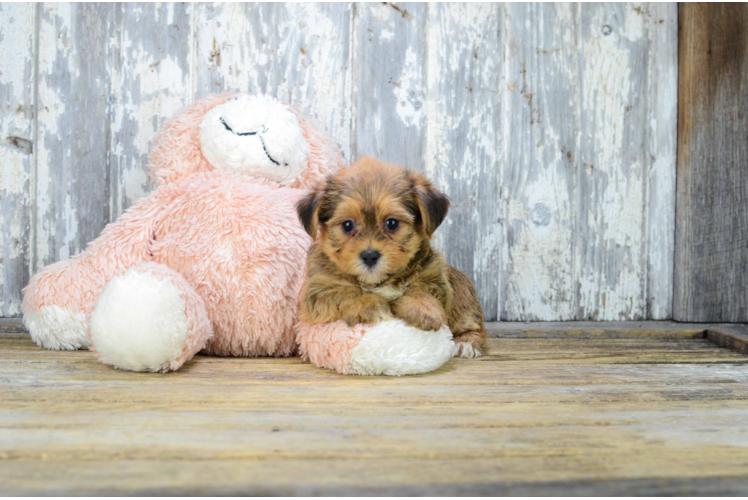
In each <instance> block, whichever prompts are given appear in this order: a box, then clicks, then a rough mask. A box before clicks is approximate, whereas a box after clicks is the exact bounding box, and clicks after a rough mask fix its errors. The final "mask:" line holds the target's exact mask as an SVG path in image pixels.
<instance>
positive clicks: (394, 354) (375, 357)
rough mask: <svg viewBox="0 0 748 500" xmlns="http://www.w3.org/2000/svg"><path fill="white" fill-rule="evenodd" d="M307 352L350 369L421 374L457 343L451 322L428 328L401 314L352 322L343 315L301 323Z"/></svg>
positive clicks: (334, 366)
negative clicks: (319, 322) (331, 320)
mask: <svg viewBox="0 0 748 500" xmlns="http://www.w3.org/2000/svg"><path fill="white" fill-rule="evenodd" d="M297 329H298V335H297V342H298V344H299V352H300V353H301V356H302V358H304V359H305V360H307V361H311V362H312V363H314V364H315V365H317V366H319V367H322V368H331V369H333V370H336V371H337V372H338V373H343V374H350V375H395V376H400V375H417V374H420V373H427V372H431V371H434V370H436V369H438V368H440V367H441V366H442V365H443V364H444V363H446V362H447V361H449V360H450V358H451V357H452V355H453V354H454V352H455V349H456V346H455V343H454V342H453V341H452V333H451V332H450V330H449V328H447V327H446V326H443V327H442V328H441V329H440V330H438V331H435V332H433V331H431V332H429V331H424V330H419V329H418V328H414V327H412V326H408V325H406V324H405V323H403V322H402V321H401V320H399V319H393V320H389V321H383V322H381V323H379V324H378V325H376V326H366V325H356V326H353V327H349V326H348V325H346V324H345V322H343V321H337V322H335V323H329V324H322V325H312V324H308V323H299V324H298V325H297Z"/></svg>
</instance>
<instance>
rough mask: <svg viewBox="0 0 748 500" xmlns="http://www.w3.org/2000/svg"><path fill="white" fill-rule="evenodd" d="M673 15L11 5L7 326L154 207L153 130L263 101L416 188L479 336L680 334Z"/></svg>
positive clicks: (2, 13) (581, 9) (1, 278)
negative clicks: (227, 103)
mask: <svg viewBox="0 0 748 500" xmlns="http://www.w3.org/2000/svg"><path fill="white" fill-rule="evenodd" d="M677 30H678V28H677V7H676V5H675V4H668V5H662V4H611V5H607V4H606V5H603V4H556V5H553V4H396V5H395V4H382V3H369V4H351V3H348V4H315V5H305V4H286V5H284V4H243V5H236V4H218V5H216V4H187V5H185V4H162V5H140V4H116V3H113V4H65V3H63V4H2V5H0V134H1V135H0V164H1V165H2V169H3V170H2V172H3V173H2V177H0V179H2V180H1V181H0V182H1V184H0V196H2V201H1V204H2V219H1V220H0V224H2V255H1V256H0V258H1V259H2V261H1V262H2V273H1V274H0V285H1V287H2V295H1V296H0V299H1V302H0V315H2V316H13V315H19V314H20V298H21V295H20V291H21V288H22V287H23V286H24V285H25V284H26V283H27V281H28V279H29V276H30V275H31V274H32V273H34V272H36V271H37V270H39V269H40V268H41V267H42V266H44V265H46V264H49V263H52V262H55V261H57V260H60V259H67V258H69V257H70V256H72V255H74V254H76V253H77V252H79V251H80V250H81V249H83V248H84V247H85V245H86V243H88V242H89V241H90V240H92V239H93V238H95V237H96V236H97V235H98V234H99V233H100V232H101V230H102V228H103V227H104V225H105V224H106V223H107V222H109V221H111V220H113V219H114V218H116V217H117V216H119V215H120V214H121V213H122V211H123V210H125V209H126V208H127V207H128V206H129V205H131V204H132V203H133V202H134V201H135V200H137V199H138V198H140V197H142V196H144V195H146V194H147V193H148V192H149V190H150V189H151V188H152V185H151V184H150V182H149V179H148V175H147V167H146V158H147V154H148V151H149V149H150V147H151V142H152V139H153V136H154V134H155V133H156V131H157V130H158V129H159V127H160V126H161V125H162V124H163V122H164V120H165V119H166V118H167V117H169V116H170V115H172V114H173V113H175V112H176V111H178V110H179V109H180V108H181V107H183V106H184V105H186V104H189V103H190V102H192V101H193V100H195V99H197V98H200V97H201V96H204V95H206V94H209V93H212V92H223V91H227V90H245V91H250V92H264V93H268V94H270V95H273V96H277V97H278V98H280V99H283V100H286V101H290V102H291V103H293V104H295V105H297V106H299V107H301V108H302V109H303V110H304V111H305V112H306V113H308V114H309V115H310V116H312V117H314V118H315V119H317V120H318V121H319V122H320V123H321V124H322V125H323V126H324V127H326V129H327V130H328V131H329V132H330V133H331V134H332V136H333V137H334V138H335V139H336V140H337V141H338V142H339V144H340V146H341V149H342V151H343V154H344V155H345V157H346V159H355V158H357V157H358V156H360V155H364V154H373V155H378V156H380V157H383V158H386V159H389V160H394V161H397V162H400V163H403V164H406V165H408V166H410V167H413V168H415V169H418V170H420V171H422V172H425V173H426V174H427V175H428V176H430V177H431V178H432V179H433V180H434V181H435V182H436V183H437V184H438V185H439V186H440V187H441V188H442V189H444V190H445V191H446V192H447V193H448V194H449V195H450V196H451V198H452V201H453V208H452V211H451V213H450V215H449V217H448V219H447V221H446V223H445V224H444V225H443V226H442V228H440V229H439V231H437V237H436V242H437V245H438V246H439V247H440V248H441V249H443V250H444V252H445V253H446V255H447V257H448V259H449V261H450V262H451V263H452V264H454V265H456V266H458V267H460V268H461V269H462V270H464V271H466V272H467V273H468V274H469V275H471V276H472V277H473V279H474V280H475V281H476V284H477V286H478V289H479V292H480V295H481V299H482V301H483V304H484V307H485V310H486V316H487V318H488V319H495V318H497V317H498V318H500V319H505V320H573V319H579V320H582V319H594V320H626V319H643V318H651V319H663V318H668V317H670V316H671V315H672V302H673V300H672V297H673V252H674V217H675V215H674V214H675V171H676V167H675V150H676V118H677V116H676V115H677V113H676V105H677V71H678V68H677V60H678V56H677V49H678V45H677V40H678V31H677Z"/></svg>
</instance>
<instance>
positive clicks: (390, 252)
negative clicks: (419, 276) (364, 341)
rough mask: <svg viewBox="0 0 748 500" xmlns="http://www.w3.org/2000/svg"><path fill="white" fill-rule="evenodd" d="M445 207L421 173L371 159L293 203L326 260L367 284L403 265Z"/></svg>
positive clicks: (446, 203) (446, 201) (445, 201)
mask: <svg viewBox="0 0 748 500" xmlns="http://www.w3.org/2000/svg"><path fill="white" fill-rule="evenodd" d="M448 209H449V199H448V198H447V196H446V195H444V194H442V193H440V192H439V191H437V190H436V189H434V187H433V186H432V185H431V183H430V182H428V181H427V180H426V179H424V178H423V177H422V176H420V175H418V174H416V173H413V172H409V171H407V170H404V169H403V168H401V167H396V166H391V165H386V164H383V163H381V162H379V161H377V160H374V159H371V158H362V159H361V160H359V161H358V162H356V163H355V164H354V165H352V166H351V167H350V168H347V169H343V170H341V171H339V172H338V173H337V174H334V175H333V176H330V177H329V178H328V179H327V181H326V182H325V184H324V185H323V186H319V187H318V188H317V189H316V190H315V191H313V192H312V193H310V194H309V195H307V196H306V197H305V198H304V199H302V200H301V201H300V202H299V203H298V205H297V210H298V213H299V218H300V219H301V222H302V224H304V227H305V228H306V230H307V232H308V233H309V234H310V235H311V236H312V238H316V237H317V236H318V235H319V244H320V247H321V248H322V250H323V251H324V252H325V254H326V255H327V256H328V257H329V258H330V260H331V261H332V262H334V263H335V265H336V266H337V268H338V269H339V270H340V271H341V272H342V273H344V274H347V275H350V276H354V277H355V278H356V279H357V280H358V281H359V282H360V283H362V284H366V285H374V284H377V283H381V282H382V281H384V280H385V279H387V277H389V276H391V275H393V274H395V273H397V272H398V271H400V270H402V269H403V268H405V267H406V266H407V265H408V263H409V262H410V261H411V260H412V259H413V257H414V256H415V254H416V252H418V249H419V248H420V247H421V245H422V244H423V242H424V241H425V240H428V239H429V238H430V237H431V235H432V234H433V232H434V231H435V230H436V228H437V227H438V226H439V224H441V222H442V221H443V220H444V217H445V216H446V215H447V210H448Z"/></svg>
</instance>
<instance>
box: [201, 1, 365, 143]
mask: <svg viewBox="0 0 748 500" xmlns="http://www.w3.org/2000/svg"><path fill="white" fill-rule="evenodd" d="M351 8H352V7H351V5H350V4H298V3H294V4H269V3H268V4H235V3H228V4H197V5H196V9H197V11H196V21H195V22H196V34H197V36H196V46H197V49H196V57H197V60H196V76H195V78H196V81H197V94H198V97H202V96H204V95H206V94H210V93H214V92H226V91H230V90H239V91H245V92H255V93H265V94H268V95H271V96H274V97H277V98H278V99H281V100H283V101H286V102H289V103H291V104H293V105H295V106H297V107H299V108H300V109H301V110H302V111H303V112H304V113H305V114H306V115H307V116H309V117H311V118H313V119H315V120H317V121H318V122H319V123H320V124H321V125H322V127H324V128H325V129H326V130H327V131H328V132H329V133H330V135H331V137H332V138H333V139H334V140H335V141H337V142H338V143H339V144H340V146H341V150H342V152H343V154H344V156H345V157H346V158H350V121H351V106H350V70H349V58H350V53H349V38H350V18H351Z"/></svg>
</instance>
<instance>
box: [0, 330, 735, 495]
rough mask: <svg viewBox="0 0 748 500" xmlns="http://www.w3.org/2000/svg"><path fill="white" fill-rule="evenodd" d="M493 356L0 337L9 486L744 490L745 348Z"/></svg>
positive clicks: (568, 345)
mask: <svg viewBox="0 0 748 500" xmlns="http://www.w3.org/2000/svg"><path fill="white" fill-rule="evenodd" d="M486 352H487V355H486V356H485V357H483V358H480V359H477V360H462V359H455V360H452V361H450V362H449V363H448V364H447V365H446V366H444V367H443V368H442V369H440V370H438V371H436V372H433V373H430V374H426V375H422V376H416V377H402V378H400V377H347V376H341V375H338V374H336V373H334V372H332V371H329V370H323V369H318V368H315V367H313V366H311V365H309V364H306V363H303V362H302V361H300V360H299V359H297V358H291V359H274V358H265V359H242V358H212V357H204V356H198V357H197V358H195V359H194V360H193V361H192V362H190V363H188V365H186V366H185V367H184V369H182V370H180V371H179V372H175V373H170V374H166V375H159V374H140V373H128V372H121V371H117V370H114V369H110V368H108V367H106V366H104V365H102V364H100V363H99V362H97V361H96V359H95V357H94V355H93V354H92V353H90V352H86V351H76V352H71V351H64V352H53V351H45V350H43V349H40V348H37V347H36V346H34V345H33V344H32V343H31V341H30V340H29V339H28V337H27V336H25V335H20V334H4V335H0V401H1V402H2V404H1V405H0V493H3V494H15V495H21V494H40V495H44V494H52V493H56V494H68V495H71V494H88V493H99V494H104V493H106V494H147V493H150V494H178V493H181V494H197V493H201V494H248V493H253V494H265V495H276V494H345V493H348V494H352V493H362V494H363V493H367V492H368V493H369V494H383V493H390V494H405V493H408V494H426V493H436V492H456V493H458V492H473V493H477V492H484V493H492V494H499V493H501V492H512V491H514V492H533V491H534V492H542V491H546V492H547V491H551V488H552V491H553V492H554V493H555V494H562V493H564V494H565V493H569V494H571V493H573V492H579V491H582V492H587V493H590V494H598V495H599V494H605V493H612V492H618V493H620V494H633V493H635V492H647V491H649V492H652V491H657V492H659V494H673V493H676V492H681V493H690V494H693V493H696V492H700V491H710V492H713V493H714V494H725V493H727V492H730V491H733V492H734V491H738V492H743V491H745V487H746V483H745V482H744V481H741V478H744V477H745V475H746V473H747V472H748V466H747V465H746V464H747V463H748V440H746V438H745V436H743V435H742V434H741V433H736V432H735V429H740V428H744V427H745V426H746V425H747V424H748V420H747V418H746V415H748V412H747V411H746V410H748V398H746V393H747V392H746V388H747V387H748V375H746V373H747V372H746V370H745V368H746V365H748V358H746V357H745V356H743V355H740V354H736V353H734V352H731V351H728V350H726V349H721V348H719V347H717V346H715V345H714V344H712V343H710V342H709V341H707V340H705V339H680V340H668V339H661V338H650V339H644V338H640V339H619V340H610V339H608V340H603V339H597V340H596V339H587V340H582V341H580V342H574V341H570V340H568V339H489V341H488V347H487V350H486ZM718 478H719V480H718Z"/></svg>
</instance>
